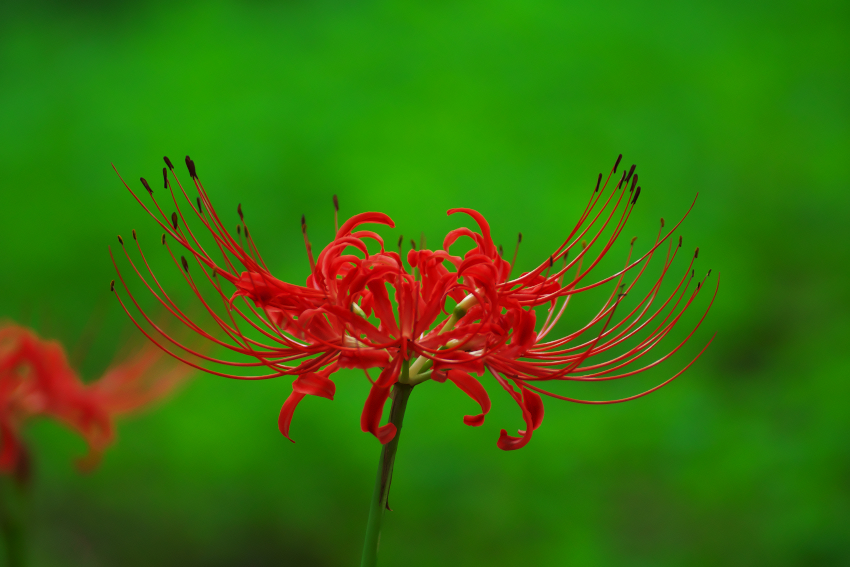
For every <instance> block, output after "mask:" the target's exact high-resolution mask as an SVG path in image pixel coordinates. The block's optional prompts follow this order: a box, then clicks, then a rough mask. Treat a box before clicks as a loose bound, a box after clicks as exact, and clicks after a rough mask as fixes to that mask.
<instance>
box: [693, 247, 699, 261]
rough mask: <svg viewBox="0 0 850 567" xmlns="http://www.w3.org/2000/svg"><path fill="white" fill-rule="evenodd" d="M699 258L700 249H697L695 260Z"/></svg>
mask: <svg viewBox="0 0 850 567" xmlns="http://www.w3.org/2000/svg"><path fill="white" fill-rule="evenodd" d="M698 257H699V248H697V250H696V252H694V260H696V259H697V258H698Z"/></svg>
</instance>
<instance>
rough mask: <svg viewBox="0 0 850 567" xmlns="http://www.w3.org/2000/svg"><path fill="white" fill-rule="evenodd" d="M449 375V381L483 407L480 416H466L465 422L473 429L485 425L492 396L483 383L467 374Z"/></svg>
mask: <svg viewBox="0 0 850 567" xmlns="http://www.w3.org/2000/svg"><path fill="white" fill-rule="evenodd" d="M447 375H448V378H449V380H451V381H452V382H454V384H455V386H457V387H458V388H460V389H461V390H463V392H464V393H465V394H466V395H467V396H469V397H470V398H472V399H473V400H475V401H476V402H478V405H479V406H481V413H480V414H478V415H467V416H464V418H463V422H464V423H465V424H466V425H471V426H472V427H478V426H479V425H481V424H482V423H484V416H486V415H487V413H488V412H489V411H490V405H491V404H490V396H488V395H487V390H485V389H484V386H482V385H481V382H479V381H478V380H476V379H475V378H473V377H472V376H470V375H469V374H467V373H466V372H459V371H457V370H449V371H448V373H447ZM538 397H539V396H538Z"/></svg>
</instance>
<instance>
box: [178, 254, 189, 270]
mask: <svg viewBox="0 0 850 567" xmlns="http://www.w3.org/2000/svg"><path fill="white" fill-rule="evenodd" d="M180 263H181V264H183V269H184V270H186V273H187V274H188V273H189V262H187V261H186V256H180Z"/></svg>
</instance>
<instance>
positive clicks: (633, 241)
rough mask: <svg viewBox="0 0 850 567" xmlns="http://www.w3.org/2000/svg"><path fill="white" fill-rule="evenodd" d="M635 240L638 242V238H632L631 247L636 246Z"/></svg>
mask: <svg viewBox="0 0 850 567" xmlns="http://www.w3.org/2000/svg"><path fill="white" fill-rule="evenodd" d="M635 240H637V236H633V237H632V242H631V244H629V246H634V245H635Z"/></svg>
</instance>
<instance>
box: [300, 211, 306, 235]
mask: <svg viewBox="0 0 850 567" xmlns="http://www.w3.org/2000/svg"><path fill="white" fill-rule="evenodd" d="M301 232H302V233H304V234H307V218H306V217H305V216H304V215H301Z"/></svg>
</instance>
